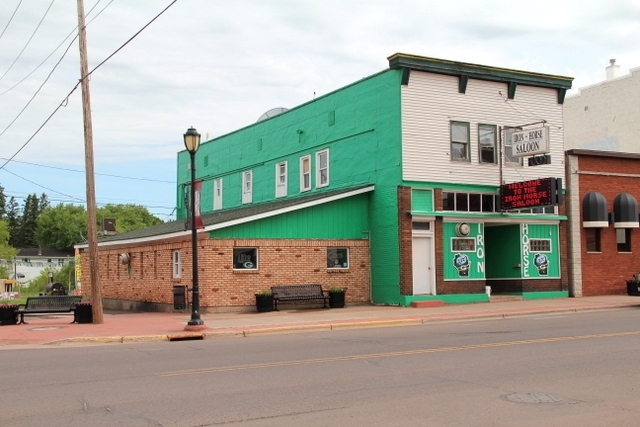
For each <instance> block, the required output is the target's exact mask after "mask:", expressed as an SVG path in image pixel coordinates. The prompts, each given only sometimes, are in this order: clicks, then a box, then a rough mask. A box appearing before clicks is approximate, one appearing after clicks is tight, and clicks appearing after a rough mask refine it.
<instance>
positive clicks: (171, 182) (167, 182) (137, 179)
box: [0, 157, 175, 184]
mask: <svg viewBox="0 0 640 427" xmlns="http://www.w3.org/2000/svg"><path fill="white" fill-rule="evenodd" d="M0 160H7V159H5V158H2V157H0ZM10 161H11V162H12V163H22V164H24V165H31V166H39V167H41V168H48V169H56V170H62V171H67V172H78V173H85V171H84V170H78V169H67V168H61V167H56V166H48V165H41V164H38V163H30V162H22V161H20V160H10ZM96 175H99V176H108V177H111V178H121V179H131V180H135V181H148V182H160V183H163V184H175V182H173V181H165V180H162V179H151V178H136V177H132V176H121V175H110V174H106V173H96Z"/></svg>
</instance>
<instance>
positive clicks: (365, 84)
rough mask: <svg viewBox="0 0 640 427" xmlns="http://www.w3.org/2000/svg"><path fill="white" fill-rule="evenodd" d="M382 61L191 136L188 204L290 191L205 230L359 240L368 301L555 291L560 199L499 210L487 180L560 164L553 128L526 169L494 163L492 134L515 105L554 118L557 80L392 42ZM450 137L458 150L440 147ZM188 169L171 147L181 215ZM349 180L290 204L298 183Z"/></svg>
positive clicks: (240, 202) (562, 83)
mask: <svg viewBox="0 0 640 427" xmlns="http://www.w3.org/2000/svg"><path fill="white" fill-rule="evenodd" d="M389 64H390V67H389V69H387V70H384V71H382V72H380V73H378V74H375V75H373V76H370V77H368V78H365V79H362V80H360V81H358V82H356V83H353V84H351V85H349V86H346V87H344V88H341V89H339V90H336V91H334V92H332V93H329V94H327V95H325V96H321V97H318V98H316V99H314V100H312V101H310V102H307V103H305V104H303V105H300V106H298V107H295V108H292V109H289V110H286V111H281V112H279V114H277V115H275V116H272V117H269V118H267V119H265V120H261V121H259V122H257V123H255V124H252V125H249V126H247V127H244V128H242V129H239V130H237V131H235V132H232V133H229V134H227V135H223V136H220V137H218V138H215V139H212V140H209V141H204V142H203V143H202V144H201V146H200V147H199V150H198V151H197V153H196V160H195V171H196V179H197V181H198V186H199V197H198V198H197V201H198V202H199V212H200V213H201V214H203V215H205V214H207V215H211V214H215V213H216V212H221V213H222V212H229V211H234V210H240V209H244V211H250V207H252V206H253V207H256V208H259V207H264V206H266V205H268V204H275V203H282V202H283V201H290V202H291V203H293V204H295V203H297V201H300V204H301V208H300V209H297V210H295V211H291V212H284V213H282V214H279V215H276V216H269V217H264V218H261V217H255V216H253V217H252V219H251V221H242V220H241V218H239V219H238V220H237V221H235V222H228V223H226V224H225V226H223V227H215V228H208V229H207V232H208V235H209V238H211V239H216V238H221V239H300V240H313V239H338V240H339V239H352V240H353V239H356V240H358V239H362V240H366V241H368V244H369V251H370V281H371V283H370V290H371V301H372V302H373V303H379V304H392V305H409V304H410V303H411V302H413V301H418V300H424V299H443V300H445V301H446V302H472V301H486V300H487V299H488V294H487V287H488V286H489V287H491V289H492V290H493V292H494V293H518V294H523V295H525V296H527V295H528V296H529V297H541V296H564V295H566V289H565V281H566V272H565V270H564V268H565V266H564V264H565V263H566V254H565V252H566V251H564V249H563V248H564V243H563V240H564V232H563V227H564V221H565V220H566V217H565V216H564V210H563V207H562V206H559V207H554V206H548V207H539V208H538V207H537V208H534V209H527V210H520V211H510V212H503V211H501V210H500V207H499V194H498V191H499V188H500V183H501V182H502V183H506V182H514V181H516V180H525V179H530V178H534V179H535V178H539V177H544V176H553V177H562V176H563V174H564V170H563V168H562V166H561V165H558V164H553V159H557V160H560V159H561V157H562V154H561V153H562V152H563V142H562V140H563V137H562V133H561V130H559V129H557V128H551V135H552V136H551V138H550V142H551V143H550V156H551V159H552V162H551V164H547V165H542V166H539V167H537V168H534V167H528V166H527V164H526V159H525V161H524V162H521V163H517V164H516V162H515V160H514V159H513V158H511V159H510V160H511V161H512V163H511V164H509V165H506V164H505V162H504V158H505V157H504V156H505V153H504V151H505V148H504V140H503V139H504V135H506V134H505V133H504V129H506V128H508V127H512V126H518V125H527V124H528V123H527V121H526V119H525V118H524V117H520V116H519V115H518V113H515V112H514V110H515V109H516V107H517V108H519V109H520V111H522V110H524V109H525V108H528V109H529V111H534V112H535V113H536V114H539V115H540V116H541V117H542V119H543V121H548V122H550V121H554V122H556V123H555V124H556V125H557V124H558V123H557V121H558V120H560V125H561V120H562V114H561V110H562V102H563V100H564V94H565V92H566V90H567V89H569V88H570V87H571V79H570V78H566V77H559V76H549V75H544V74H536V73H529V72H523V71H517V70H507V69H502V68H495V67H487V66H480V65H474V64H465V63H458V62H451V61H443V60H436V59H433V58H424V57H416V56H411V55H403V54H396V55H394V56H392V57H390V58H389ZM487 93H488V94H493V95H495V96H494V97H493V98H492V97H487V96H485V94H487ZM520 98H521V99H520ZM509 104H511V105H509ZM529 121H531V120H529ZM525 128H526V127H525ZM458 129H462V130H464V129H467V135H466V141H465V140H464V137H463V138H462V139H461V140H459V141H458V140H456V138H458V135H457V134H456V132H457V131H458ZM492 129H494V130H495V131H494V133H493V142H488V143H487V142H486V140H483V139H482V138H484V137H485V136H486V134H487V130H489V131H491V130H492ZM489 133H490V132H489ZM489 140H491V138H489ZM491 144H493V145H492V146H491ZM460 147H462V149H463V150H466V154H465V155H463V156H457V154H453V153H454V149H459V148H460ZM491 150H493V151H491ZM491 156H493V158H492V157H491ZM492 160H493V161H492ZM190 174H191V170H190V157H189V154H188V153H187V152H186V151H183V152H180V153H178V157H177V182H178V186H177V192H176V199H177V216H178V220H184V219H185V218H186V217H187V215H188V211H187V208H186V207H187V206H190V202H189V199H188V195H189V194H190V187H189V185H190V179H191V175H190ZM362 188H366V189H367V191H363V192H360V193H358V192H356V193H357V194H355V195H353V196H351V197H348V198H342V199H340V200H335V201H331V202H330V203H324V204H320V205H313V206H309V207H305V206H306V205H304V203H305V200H306V199H307V198H308V197H309V196H311V195H318V197H321V196H322V195H323V194H326V195H331V194H332V192H336V191H338V192H340V191H349V190H352V189H354V190H355V189H362ZM465 199H466V202H465V201H464V200H465ZM299 207H300V206H299ZM264 268H265V269H268V268H269V267H268V266H264Z"/></svg>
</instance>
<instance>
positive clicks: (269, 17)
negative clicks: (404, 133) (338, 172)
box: [0, 0, 640, 221]
mask: <svg viewBox="0 0 640 427" xmlns="http://www.w3.org/2000/svg"><path fill="white" fill-rule="evenodd" d="M76 6H77V2H76V1H72V0H26V1H25V0H2V1H1V2H0V166H2V167H1V168H0V185H1V186H2V187H3V188H4V193H5V195H6V196H7V197H12V196H13V197H15V199H16V201H17V202H18V203H19V204H20V205H21V206H22V204H23V203H24V199H25V198H26V197H27V196H28V195H30V194H36V195H38V196H40V195H41V194H43V193H45V194H46V195H47V197H48V198H49V200H50V202H51V204H53V205H57V204H59V203H74V204H84V203H85V200H86V180H85V172H84V171H85V149H84V126H83V116H82V92H81V88H80V86H79V85H78V82H79V79H80V59H79V58H80V56H79V48H78V41H77V39H75V40H74V37H75V36H76V35H77V24H78V18H77V16H78V15H77V8H76ZM84 9H85V14H86V16H87V18H86V22H87V52H88V62H89V71H90V72H91V71H92V73H91V77H90V83H89V86H90V96H91V111H92V133H93V147H94V164H95V173H96V174H95V194H96V200H97V203H98V206H104V205H106V204H136V205H142V206H145V207H147V208H148V210H149V211H150V212H151V213H152V214H154V215H156V216H158V217H159V218H160V219H162V220H163V221H168V220H172V219H175V211H174V207H175V205H176V164H177V153H178V152H179V151H182V150H183V149H184V143H183V139H182V135H183V134H184V132H186V130H187V129H188V128H189V127H191V126H193V127H195V128H196V129H197V130H198V131H199V132H200V133H201V134H202V139H203V141H205V140H208V139H212V138H215V137H218V136H221V135H224V134H227V133H229V132H232V131H234V130H237V129H239V128H242V127H245V126H248V125H250V124H252V123H255V122H256V121H257V120H258V118H259V117H260V116H261V115H262V114H263V113H265V112H266V111H268V110H270V109H272V108H276V107H285V108H292V107H295V106H297V105H300V104H303V103H305V102H307V101H310V100H311V99H313V98H314V96H315V97H317V96H321V95H324V94H327V93H329V92H332V91H334V90H336V89H339V88H341V87H343V86H346V85H348V84H350V83H353V82H355V81H357V80H360V79H361V78H364V77H368V76H370V75H372V74H375V73H378V72H380V71H383V70H385V69H387V68H388V60H387V58H388V57H389V56H391V55H393V54H394V53H398V52H400V53H406V54H412V55H419V56H427V57H434V58H441V59H447V60H453V61H461V62H468V63H474V64H482V65H489V66H495V67H503V68H511V69H517V70H526V71H532V72H538V73H546V74H555V75H561V76H569V77H573V78H574V79H575V80H574V82H573V89H572V90H571V91H570V92H569V93H568V96H571V95H572V94H575V93H577V90H578V89H579V88H581V87H584V86H587V85H591V84H594V83H597V82H600V81H602V80H604V79H605V67H607V66H608V65H609V60H610V59H612V58H615V59H616V64H617V65H619V66H620V72H621V75H626V74H628V73H629V69H633V68H637V67H640V43H638V41H637V40H638V34H640V0H616V1H615V2H602V1H593V0H577V1H574V0H555V1H548V0H537V1H535V2H534V1H518V0H493V1H492V0H468V1H456V0H450V1H446V2H443V1H431V0H394V1H388V0H387V1H383V0H323V1H318V0H233V1H231V0H226V1H221V0H177V1H173V0H135V1H132V0H84ZM165 9H166V10H165ZM163 11H164V12H163ZM158 15H159V16H158ZM156 17H157V18H156ZM154 19H155V20H154ZM151 21H153V22H151ZM147 25H148V26H147ZM145 26H146V28H144V27H145ZM143 28H144V29H143ZM140 30H142V31H141V32H140V33H139V34H137V35H136V33H138V32H139V31H140ZM74 88H75V90H74ZM9 160H10V161H9Z"/></svg>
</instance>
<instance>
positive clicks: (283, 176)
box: [276, 162, 287, 197]
mask: <svg viewBox="0 0 640 427" xmlns="http://www.w3.org/2000/svg"><path fill="white" fill-rule="evenodd" d="M286 195H287V162H281V163H278V164H277V165H276V197H285V196H286Z"/></svg>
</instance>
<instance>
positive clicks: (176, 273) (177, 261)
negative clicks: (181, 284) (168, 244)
mask: <svg viewBox="0 0 640 427" xmlns="http://www.w3.org/2000/svg"><path fill="white" fill-rule="evenodd" d="M171 260H172V265H173V274H172V277H173V278H174V279H179V278H180V277H182V256H181V255H180V251H173V254H172V259H171Z"/></svg>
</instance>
